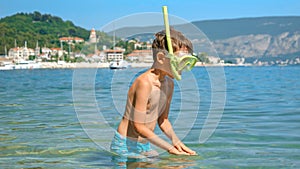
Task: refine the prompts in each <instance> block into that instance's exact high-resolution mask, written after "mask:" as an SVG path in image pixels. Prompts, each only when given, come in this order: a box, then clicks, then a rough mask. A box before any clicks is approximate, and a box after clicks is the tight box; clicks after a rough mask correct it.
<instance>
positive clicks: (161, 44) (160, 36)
mask: <svg viewBox="0 0 300 169" xmlns="http://www.w3.org/2000/svg"><path fill="white" fill-rule="evenodd" d="M170 34H171V41H172V47H173V51H174V53H175V52H177V51H179V50H180V49H182V48H186V49H187V52H189V53H193V44H192V42H191V41H190V40H189V39H187V38H186V37H185V36H184V35H183V34H182V33H181V32H179V31H176V30H175V29H172V28H171V29H170ZM152 51H153V60H154V61H156V59H157V53H158V52H163V53H164V54H165V55H167V54H168V52H169V49H168V45H167V37H166V31H165V30H162V31H160V32H157V33H156V34H155V39H154V41H153V43H152Z"/></svg>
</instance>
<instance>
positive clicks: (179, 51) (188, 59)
mask: <svg viewBox="0 0 300 169" xmlns="http://www.w3.org/2000/svg"><path fill="white" fill-rule="evenodd" d="M155 36H156V38H155V39H154V41H153V43H152V51H153V60H154V64H153V68H156V69H160V70H162V71H164V72H166V73H167V75H169V76H170V77H171V78H176V79H177V80H180V79H181V71H182V70H184V69H186V68H187V69H188V70H190V69H191V68H192V67H193V66H194V65H195V63H196V62H197V58H196V57H194V56H192V53H193V45H192V42H191V41H190V40H189V39H187V38H186V37H185V36H184V35H183V34H182V33H181V32H179V31H176V30H174V29H171V30H170V36H171V42H172V48H173V54H169V47H168V45H167V37H166V32H165V30H163V31H160V32H158V33H156V34H155Z"/></svg>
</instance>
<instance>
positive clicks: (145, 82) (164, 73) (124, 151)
mask: <svg viewBox="0 0 300 169" xmlns="http://www.w3.org/2000/svg"><path fill="white" fill-rule="evenodd" d="M170 33H171V39H172V47H173V49H174V55H172V56H170V55H168V46H167V40H166V34H165V31H161V32H158V33H156V35H155V36H156V39H155V40H154V41H153V44H152V50H153V60H154V63H153V65H152V67H151V68H150V69H149V70H147V71H146V72H145V73H143V74H141V75H140V76H139V77H138V78H137V79H136V80H135V81H134V82H133V84H132V86H131V87H130V89H129V91H128V96H127V103H126V108H125V113H124V116H123V118H122V120H121V122H120V124H119V127H118V129H117V132H116V134H115V137H114V139H113V141H112V144H111V150H112V152H115V153H117V154H119V155H124V156H131V157H133V156H134V157H145V156H158V153H157V152H156V151H154V150H152V149H151V148H150V143H149V142H151V143H152V144H154V145H156V146H158V147H160V148H162V149H164V150H166V151H168V152H169V153H170V154H175V155H196V152H195V151H193V150H191V149H189V148H188V147H186V146H185V145H184V144H183V143H182V142H181V141H180V140H179V138H178V137H177V136H176V134H175V132H174V130H173V128H172V126H171V123H170V121H169V119H168V115H169V109H170V103H171V99H172V94H173V89H174V82H173V79H174V78H176V79H180V77H181V71H182V70H183V69H184V67H186V66H188V63H186V62H185V61H184V60H185V59H184V57H182V55H187V54H189V53H192V50H193V47H192V43H191V42H190V41H189V40H188V39H187V38H186V37H184V35H183V34H182V33H180V32H178V31H176V30H174V29H171V31H170ZM190 57H192V56H187V58H190ZM176 61H177V62H176ZM195 62H196V61H195ZM195 62H194V63H193V65H194V64H195ZM193 65H192V66H193ZM178 67H181V68H178ZM178 77H179V78H178ZM156 124H158V125H159V127H160V129H161V130H162V131H163V132H164V133H165V134H166V136H167V137H168V138H169V139H170V140H171V141H172V145H171V144H169V143H168V142H166V141H164V140H163V139H161V138H159V137H158V136H157V135H156V134H155V133H154V128H155V126H156Z"/></svg>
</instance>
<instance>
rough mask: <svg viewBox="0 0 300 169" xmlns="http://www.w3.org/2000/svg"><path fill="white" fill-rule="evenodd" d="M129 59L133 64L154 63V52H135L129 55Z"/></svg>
mask: <svg viewBox="0 0 300 169" xmlns="http://www.w3.org/2000/svg"><path fill="white" fill-rule="evenodd" d="M127 58H128V60H130V61H132V62H133V61H137V62H153V56H152V50H134V51H132V52H131V53H130V54H128V55H127Z"/></svg>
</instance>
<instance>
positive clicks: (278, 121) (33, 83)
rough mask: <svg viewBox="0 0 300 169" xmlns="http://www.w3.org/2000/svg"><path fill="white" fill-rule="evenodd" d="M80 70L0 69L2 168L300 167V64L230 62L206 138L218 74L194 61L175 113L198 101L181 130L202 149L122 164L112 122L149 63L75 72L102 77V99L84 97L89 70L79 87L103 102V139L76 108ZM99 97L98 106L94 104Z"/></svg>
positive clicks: (97, 92)
mask: <svg viewBox="0 0 300 169" xmlns="http://www.w3.org/2000/svg"><path fill="white" fill-rule="evenodd" d="M210 69H211V70H213V69H212V68H210ZM76 71H79V72H80V70H79V69H76V70H75V69H74V70H72V69H40V70H13V71H0V168H3V169H6V168H7V169H11V168H62V169H65V168H119V167H120V166H123V167H127V168H172V169H173V168H300V132H299V130H300V66H285V67H279V66H278V67H224V73H225V76H224V77H225V82H226V86H225V87H226V90H225V91H221V92H225V93H226V98H224V99H225V107H224V112H223V114H222V118H221V120H220V121H219V123H218V126H217V128H216V130H215V131H214V133H213V134H212V136H211V137H209V138H208V140H207V141H205V142H204V143H200V142H199V134H200V132H201V130H202V126H203V124H204V121H205V119H206V117H207V115H208V112H209V110H210V109H211V104H212V101H211V100H212V99H213V98H212V88H211V86H212V85H211V82H210V78H211V74H209V73H208V71H207V69H206V68H205V67H197V68H195V69H193V71H192V72H193V75H194V77H193V79H194V80H195V82H196V86H197V87H196V88H195V85H194V84H193V83H192V81H191V83H185V88H184V89H183V90H180V87H179V84H177V85H176V86H175V93H174V97H173V100H172V105H171V106H172V108H171V112H170V120H171V122H172V123H174V122H175V121H176V120H178V119H177V117H178V116H179V115H178V111H179V110H180V105H182V104H183V103H185V102H187V103H189V104H190V105H191V106H190V109H186V110H184V113H192V112H196V114H197V116H196V118H195V119H193V120H194V121H192V122H191V121H190V119H189V120H187V119H185V118H182V119H179V121H180V122H182V123H180V127H179V129H178V130H182V131H188V134H187V135H186V136H185V137H184V139H183V141H184V142H185V143H186V145H187V146H189V147H190V148H191V149H193V150H195V151H197V153H198V154H199V155H198V156H174V155H169V154H167V153H162V154H161V155H160V156H159V157H158V158H153V159H147V160H128V161H125V162H124V163H122V164H120V163H118V161H116V159H115V156H113V155H112V154H110V153H109V152H107V151H105V150H104V149H105V148H103V147H100V146H101V144H103V145H107V144H109V143H110V139H111V137H110V135H109V134H108V135H106V134H105V132H106V131H108V127H107V126H110V128H115V127H116V126H117V124H118V122H119V120H120V118H121V114H122V113H123V112H120V113H118V111H120V110H121V109H122V105H123V104H125V103H123V102H124V99H126V96H125V95H126V91H127V88H128V85H129V84H130V83H131V82H132V81H133V79H134V78H135V77H136V76H137V75H138V74H135V75H134V76H132V74H133V73H132V72H139V73H141V72H143V71H144V70H142V69H133V68H132V69H127V70H117V71H114V70H109V69H96V70H95V69H82V71H81V72H82V73H81V74H80V73H79V74H78V73H77V74H76V76H82V77H85V75H84V74H86V76H92V77H93V78H94V79H95V80H94V81H93V83H92V84H89V85H90V86H92V89H93V90H94V95H93V97H91V98H94V102H95V104H89V102H88V100H86V102H84V98H85V99H89V98H88V97H85V96H84V93H86V92H85V90H87V89H86V86H84V84H85V83H84V78H83V80H82V82H83V83H82V84H83V85H81V87H79V88H76V90H80V92H81V93H83V100H82V102H80V101H79V100H77V102H76V104H77V105H80V104H81V107H80V109H81V110H83V112H85V113H86V114H84V115H86V116H88V115H89V113H92V111H96V110H97V111H98V112H97V111H96V113H99V114H101V115H103V117H104V119H105V123H106V125H97V124H95V125H94V128H93V131H96V133H97V134H99V136H101V140H96V141H95V140H93V139H92V138H91V137H93V136H91V135H88V134H87V133H86V132H85V130H84V127H82V125H83V123H81V122H80V120H79V119H78V113H76V111H77V110H79V109H78V107H77V108H76V104H75V103H74V98H73V96H74V79H76V77H75V78H74V72H76ZM116 75H118V76H116ZM183 76H185V74H184V75H183ZM114 77H118V78H117V79H116V78H114ZM216 78H219V77H216ZM220 78H222V77H220ZM79 80H80V79H79ZM183 80H186V81H189V80H190V79H185V78H184V79H183ZM185 91H188V92H193V93H199V94H198V95H199V98H200V100H199V106H196V108H195V106H193V104H196V101H195V97H192V96H191V97H190V98H187V99H186V98H185V99H183V98H182V94H181V92H182V93H183V92H185ZM80 92H79V93H80ZM217 92H220V91H217ZM112 93H114V94H113V96H112ZM124 93H125V95H124ZM77 94H78V93H77ZM124 96H125V97H124ZM75 100H76V99H75ZM95 105H96V106H97V109H93V108H92V107H93V106H95ZM93 113H95V112H93ZM183 117H184V116H183ZM185 127H186V128H185ZM179 132H180V131H179ZM94 133H95V132H94ZM103 138H104V139H103ZM97 143H100V146H99V144H97Z"/></svg>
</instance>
